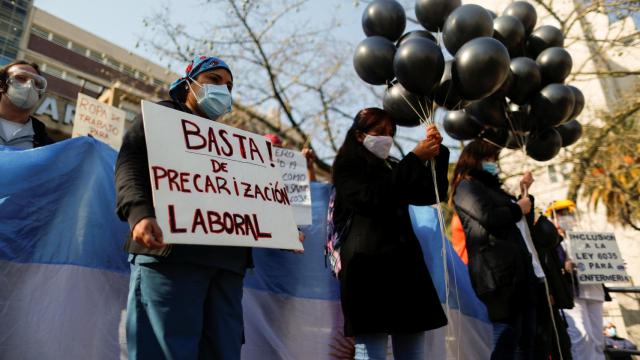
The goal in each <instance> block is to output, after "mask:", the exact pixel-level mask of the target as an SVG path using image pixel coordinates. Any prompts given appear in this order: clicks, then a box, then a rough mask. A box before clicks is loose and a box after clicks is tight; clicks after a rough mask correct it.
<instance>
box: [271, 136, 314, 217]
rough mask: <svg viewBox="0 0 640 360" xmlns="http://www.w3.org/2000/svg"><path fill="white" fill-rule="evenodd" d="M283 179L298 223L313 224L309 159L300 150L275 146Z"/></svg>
mask: <svg viewBox="0 0 640 360" xmlns="http://www.w3.org/2000/svg"><path fill="white" fill-rule="evenodd" d="M274 150H275V154H276V159H277V164H278V169H280V173H281V174H282V181H283V182H284V184H285V185H286V186H287V193H289V200H290V201H291V205H292V206H293V217H294V218H295V220H296V224H297V225H311V215H312V214H311V188H310V185H309V176H308V175H307V159H305V157H304V155H302V153H301V152H299V151H293V150H289V149H284V148H274Z"/></svg>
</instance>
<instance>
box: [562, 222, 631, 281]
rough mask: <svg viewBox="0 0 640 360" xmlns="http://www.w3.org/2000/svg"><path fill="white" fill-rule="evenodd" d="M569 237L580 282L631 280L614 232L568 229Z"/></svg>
mask: <svg viewBox="0 0 640 360" xmlns="http://www.w3.org/2000/svg"><path fill="white" fill-rule="evenodd" d="M567 238H568V241H569V248H570V252H571V255H572V256H573V260H574V262H575V264H576V266H577V268H578V281H580V283H582V284H601V283H609V282H628V281H629V276H627V273H626V271H625V267H624V260H623V259H622V257H621V256H620V250H619V249H618V243H617V242H616V236H615V235H614V234H613V233H598V232H574V231H568V232H567Z"/></svg>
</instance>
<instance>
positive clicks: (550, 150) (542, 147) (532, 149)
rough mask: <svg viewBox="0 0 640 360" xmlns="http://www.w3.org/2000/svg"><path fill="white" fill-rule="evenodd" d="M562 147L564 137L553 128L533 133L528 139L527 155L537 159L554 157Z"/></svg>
mask: <svg viewBox="0 0 640 360" xmlns="http://www.w3.org/2000/svg"><path fill="white" fill-rule="evenodd" d="M561 147H562V138H561V137H560V134H559V133H558V132H557V131H556V130H555V129H553V128H546V129H543V130H542V131H540V132H536V133H531V134H530V135H529V140H528V141H527V155H529V156H530V157H531V158H532V159H534V160H537V161H548V160H551V159H553V158H554V157H555V156H556V155H558V152H560V148H561Z"/></svg>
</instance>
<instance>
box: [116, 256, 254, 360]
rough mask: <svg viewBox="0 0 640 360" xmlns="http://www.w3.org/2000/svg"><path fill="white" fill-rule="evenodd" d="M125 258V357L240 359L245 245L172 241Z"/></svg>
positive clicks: (246, 264) (248, 261) (247, 257)
mask: <svg viewBox="0 0 640 360" xmlns="http://www.w3.org/2000/svg"><path fill="white" fill-rule="evenodd" d="M129 260H130V262H131V264H132V266H131V283H130V287H129V299H128V305H127V308H128V314H127V347H128V351H129V359H150V360H151V359H153V360H157V359H174V360H176V359H185V360H186V359H190V360H191V359H193V360H195V359H223V360H226V359H230V360H237V359H240V349H241V347H242V343H243V338H244V332H243V322H242V283H243V278H244V272H245V269H246V268H247V266H248V265H249V263H250V250H249V249H247V248H241V247H222V246H195V245H173V246H172V249H171V252H170V254H169V255H168V256H167V257H156V256H148V255H130V257H129Z"/></svg>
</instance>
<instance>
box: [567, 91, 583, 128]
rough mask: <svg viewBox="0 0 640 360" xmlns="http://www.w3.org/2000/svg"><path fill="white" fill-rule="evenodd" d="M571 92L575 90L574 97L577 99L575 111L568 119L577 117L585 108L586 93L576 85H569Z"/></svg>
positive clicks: (574, 106)
mask: <svg viewBox="0 0 640 360" xmlns="http://www.w3.org/2000/svg"><path fill="white" fill-rule="evenodd" d="M568 86H569V89H571V92H573V97H574V99H575V103H574V105H573V111H572V112H571V115H569V118H568V120H571V119H575V118H576V116H578V115H580V113H581V112H582V110H583V109H584V95H583V94H582V91H580V89H578V88H577V87H575V86H571V85H568Z"/></svg>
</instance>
